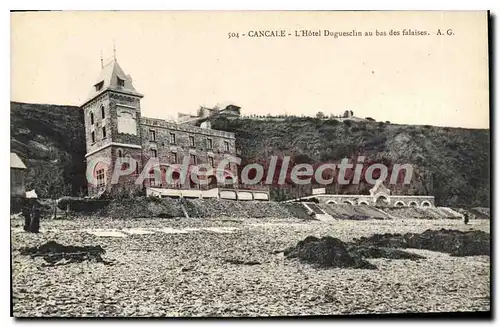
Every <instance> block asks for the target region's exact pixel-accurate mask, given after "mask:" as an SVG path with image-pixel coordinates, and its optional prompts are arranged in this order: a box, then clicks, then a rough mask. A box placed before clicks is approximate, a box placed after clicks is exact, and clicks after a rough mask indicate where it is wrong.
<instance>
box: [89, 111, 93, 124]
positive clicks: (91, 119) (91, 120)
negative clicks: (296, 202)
mask: <svg viewBox="0 0 500 327" xmlns="http://www.w3.org/2000/svg"><path fill="white" fill-rule="evenodd" d="M90 125H94V113H93V112H91V113H90Z"/></svg>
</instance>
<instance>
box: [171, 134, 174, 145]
mask: <svg viewBox="0 0 500 327" xmlns="http://www.w3.org/2000/svg"><path fill="white" fill-rule="evenodd" d="M170 143H173V144H175V134H174V133H170Z"/></svg>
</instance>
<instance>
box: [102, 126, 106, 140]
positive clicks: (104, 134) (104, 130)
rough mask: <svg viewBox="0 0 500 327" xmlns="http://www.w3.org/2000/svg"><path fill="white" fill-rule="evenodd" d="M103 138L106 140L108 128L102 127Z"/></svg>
mask: <svg viewBox="0 0 500 327" xmlns="http://www.w3.org/2000/svg"><path fill="white" fill-rule="evenodd" d="M102 138H103V139H105V138H106V126H103V127H102Z"/></svg>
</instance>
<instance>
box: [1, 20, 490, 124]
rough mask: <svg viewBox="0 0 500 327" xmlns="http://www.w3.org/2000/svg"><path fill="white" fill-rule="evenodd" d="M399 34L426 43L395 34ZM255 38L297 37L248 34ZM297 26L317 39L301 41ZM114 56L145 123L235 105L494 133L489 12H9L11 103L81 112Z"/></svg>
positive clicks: (261, 112) (270, 111) (247, 111)
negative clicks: (275, 32)
mask: <svg viewBox="0 0 500 327" xmlns="http://www.w3.org/2000/svg"><path fill="white" fill-rule="evenodd" d="M403 29H406V30H418V31H426V32H427V33H429V34H430V35H425V36H415V35H408V36H403V35H399V36H395V35H389V32H390V31H391V30H394V31H399V32H400V33H402V30H403ZM438 29H441V32H442V33H443V34H444V35H436V33H437V30H438ZM448 29H452V32H453V35H451V36H448V35H446V31H447V30H448ZM260 30H285V31H286V33H287V34H288V33H290V34H292V36H288V35H287V36H286V37H267V38H263V37H260V38H258V37H248V36H243V35H242V34H246V35H248V34H249V32H250V31H260ZM300 30H311V31H318V30H319V31H321V33H322V36H319V37H294V36H293V35H294V34H295V31H300ZM324 30H329V31H331V32H351V31H356V32H361V33H364V32H366V31H372V32H373V34H374V35H373V36H345V37H338V38H335V37H333V36H323V35H324ZM376 31H379V32H382V31H385V32H386V33H387V35H386V36H380V35H379V36H377V35H376ZM229 33H239V35H240V37H239V38H231V39H230V38H229V37H228V34H229ZM299 33H300V32H299ZM363 35H364V34H363ZM113 48H115V49H116V57H117V60H118V62H119V64H120V66H121V67H122V69H123V70H124V71H125V73H126V74H130V75H131V77H132V79H133V84H134V87H135V88H136V90H137V91H139V92H141V93H142V94H144V98H143V99H142V101H141V107H142V115H143V116H146V117H155V118H167V119H168V118H171V117H175V116H176V115H177V113H178V112H185V113H192V114H195V113H196V111H197V109H198V108H199V106H200V105H204V106H213V105H215V104H217V103H218V102H225V101H230V102H233V103H235V104H237V105H239V106H241V107H242V114H244V115H251V114H258V115H266V114H272V115H278V114H294V115H302V114H303V115H310V116H315V115H316V113H317V112H318V111H321V112H323V113H325V114H327V115H329V114H334V115H338V114H342V113H343V112H344V111H345V110H352V111H353V112H354V115H355V116H358V117H362V118H365V117H372V118H374V119H375V120H377V121H391V122H392V123H398V124H418V125H425V124H428V125H437V126H451V127H465V128H488V127H489V101H488V97H489V93H488V92H489V80H488V36H487V14H486V12H328V11H317V12H307V11H303V12H250V11H249V12H161V11H121V12H120V11H119V12H111V11H110V12H100V11H80V12H72V11H67V12H19V13H11V100H12V101H20V102H30V103H47V104H64V105H81V104H82V103H83V102H84V101H85V100H87V95H88V93H89V91H90V89H91V88H92V87H93V85H94V84H95V83H96V78H97V77H98V76H99V71H100V68H101V60H100V58H101V52H102V54H103V57H104V64H106V63H107V62H108V61H109V60H111V59H112V58H113Z"/></svg>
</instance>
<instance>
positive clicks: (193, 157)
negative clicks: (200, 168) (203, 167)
mask: <svg viewBox="0 0 500 327" xmlns="http://www.w3.org/2000/svg"><path fill="white" fill-rule="evenodd" d="M189 158H190V160H189V163H190V164H192V165H196V155H195V154H190V155H189Z"/></svg>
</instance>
